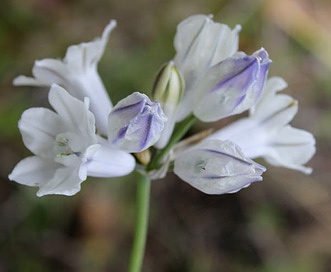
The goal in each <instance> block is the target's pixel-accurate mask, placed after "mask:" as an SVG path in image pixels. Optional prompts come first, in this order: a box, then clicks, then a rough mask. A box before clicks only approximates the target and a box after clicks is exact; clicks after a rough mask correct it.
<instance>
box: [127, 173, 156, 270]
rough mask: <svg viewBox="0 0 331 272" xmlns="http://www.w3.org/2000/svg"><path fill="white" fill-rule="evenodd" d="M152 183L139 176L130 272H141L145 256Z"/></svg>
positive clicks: (146, 178)
mask: <svg viewBox="0 0 331 272" xmlns="http://www.w3.org/2000/svg"><path fill="white" fill-rule="evenodd" d="M150 188H151V181H150V179H149V178H148V177H146V176H144V175H142V174H139V178H138V182H137V199H136V223H135V233H134V240H133V246H132V252H131V259H130V264H129V270H128V271H129V272H140V271H141V266H142V263H143V259H144V254H145V244H146V237H147V228H148V214H149V200H150Z"/></svg>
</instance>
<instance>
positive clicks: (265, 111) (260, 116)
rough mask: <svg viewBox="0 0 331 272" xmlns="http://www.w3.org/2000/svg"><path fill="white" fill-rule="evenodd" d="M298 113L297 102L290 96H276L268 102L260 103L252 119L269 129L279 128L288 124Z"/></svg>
mask: <svg viewBox="0 0 331 272" xmlns="http://www.w3.org/2000/svg"><path fill="white" fill-rule="evenodd" d="M297 112H298V102H297V101H296V100H294V99H293V98H292V97H291V96H288V95H285V94H277V95H274V96H273V97H270V99H269V100H265V101H263V103H262V101H261V103H259V104H258V106H257V107H256V108H255V111H254V114H253V115H252V118H254V119H256V120H259V121H260V122H261V124H262V123H264V124H266V125H267V126H269V127H273V128H275V127H281V126H284V125H286V124H288V123H289V122H290V121H291V120H292V119H293V118H294V116H295V115H296V114H297Z"/></svg>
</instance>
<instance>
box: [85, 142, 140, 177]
mask: <svg viewBox="0 0 331 272" xmlns="http://www.w3.org/2000/svg"><path fill="white" fill-rule="evenodd" d="M92 152H93V155H92V156H89V158H88V161H87V163H86V167H87V174H88V175H89V176H93V177H120V176H124V175H127V174H129V173H131V172H132V171H133V170H134V167H135V159H134V158H133V156H132V155H130V154H129V153H126V152H124V151H121V150H115V149H112V148H110V147H107V146H102V147H101V148H100V149H98V150H97V151H96V152H95V150H93V151H92Z"/></svg>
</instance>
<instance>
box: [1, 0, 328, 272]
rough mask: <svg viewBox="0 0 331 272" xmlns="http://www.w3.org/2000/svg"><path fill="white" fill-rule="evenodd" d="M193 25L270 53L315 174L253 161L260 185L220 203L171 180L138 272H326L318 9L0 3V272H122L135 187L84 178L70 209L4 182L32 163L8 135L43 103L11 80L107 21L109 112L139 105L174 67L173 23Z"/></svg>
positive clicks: (290, 2) (254, 4) (152, 2)
mask: <svg viewBox="0 0 331 272" xmlns="http://www.w3.org/2000/svg"><path fill="white" fill-rule="evenodd" d="M197 13H202V14H214V19H215V21H218V22H223V23H225V24H228V25H229V26H231V27H234V26H235V25H236V24H241V25H242V31H241V33H240V49H241V50H243V51H245V52H247V53H249V54H250V53H252V52H254V51H255V50H257V49H259V48H260V47H262V46H263V47H265V48H266V49H267V50H268V52H269V54H270V57H271V59H272V60H273V63H272V65H271V68H270V72H269V75H273V76H281V77H283V78H284V79H285V80H286V81H287V82H288V84H289V87H288V88H287V89H286V90H285V91H284V92H286V93H287V94H290V95H291V96H293V97H295V98H296V99H297V100H298V101H299V104H300V108H299V112H298V114H297V116H296V117H295V119H294V121H293V122H292V124H293V126H295V127H298V128H304V129H306V130H308V131H310V132H312V133H313V134H314V135H315V136H316V139H317V153H316V155H315V156H314V158H313V159H312V160H311V161H310V162H309V166H311V167H313V168H314V172H313V174H312V175H310V176H305V175H304V174H301V173H298V172H295V171H292V170H288V169H281V168H276V167H272V166H268V165H267V164H265V163H264V162H263V161H260V163H262V164H264V165H266V166H267V167H268V171H267V172H266V173H265V174H264V181H263V182H261V183H255V184H253V185H251V186H250V187H249V188H247V189H244V190H242V191H240V192H238V193H236V194H229V195H220V196H209V195H205V194H203V193H201V192H199V191H197V190H195V189H194V188H192V187H190V186H189V185H187V184H186V183H184V182H182V181H180V180H178V179H177V178H176V177H175V176H173V175H169V176H168V177H167V179H166V180H161V181H155V182H154V183H153V185H152V199H151V215H150V227H149V234H148V241H147V248H146V256H145V261H144V268H143V271H146V272H152V271H153V272H154V271H162V272H189V271H190V272H218V271H226V272H241V271H245V272H247V271H248V272H250V271H252V272H253V271H254V272H287V271H288V272H296V271H298V272H299V271H300V272H311V271H314V272H328V271H331V238H330V237H331V198H330V195H331V183H330V174H331V169H330V167H331V159H330V157H331V2H330V1H328V0H324V1H323V0H319V1H313V0H268V1H262V0H252V1H243V0H232V1H230V0H205V1H201V0H181V1H175V0H136V1H115V0H107V1H106V0H99V1H92V0H82V1H78V0H69V1H65V0H30V1H25V0H1V3H0V161H1V162H0V178H1V181H0V271H19V272H25V271H34V272H39V271H114V272H117V271H118V272H121V271H126V269H127V262H128V259H129V255H130V249H131V242H132V234H133V227H134V204H135V176H134V174H132V175H130V176H128V177H125V178H121V179H110V180H96V179H89V180H88V181H86V182H84V183H83V186H82V190H81V192H80V193H78V194H77V195H76V196H73V197H64V196H47V197H42V198H38V197H36V196H35V193H36V191H37V189H36V188H31V187H25V186H22V185H18V184H16V183H14V182H10V181H9V180H8V178H7V176H8V174H9V173H10V172H11V170H12V169H13V167H14V166H15V164H16V163H17V162H18V161H19V160H21V159H22V158H23V157H26V156H28V155H29V154H30V153H29V151H28V150H27V149H26V148H25V147H24V146H23V144H22V141H21V136H20V134H19V131H18V129H17V121H18V120H19V118H20V115H21V114H22V112H23V111H24V110H25V109H27V108H29V107H31V106H47V91H42V90H38V89H35V88H28V87H13V86H12V80H13V78H14V77H15V76H17V75H20V74H24V75H31V69H32V66H33V63H34V60H36V59H43V58H46V57H49V58H62V57H63V56H64V54H65V51H66V48H67V47H68V46H69V45H72V44H78V43H80V42H85V41H90V40H92V39H93V38H94V37H97V36H100V35H101V33H102V31H103V28H104V27H105V26H106V24H107V23H108V22H109V20H110V19H116V20H117V21H118V27H117V28H116V29H115V31H114V32H113V33H112V35H111V38H110V42H109V44H108V46H107V49H106V52H105V54H104V56H103V58H102V60H101V62H100V63H99V72H100V74H101V76H102V79H103V81H104V84H105V85H106V87H107V89H108V91H109V93H110V95H111V97H112V100H113V102H116V101H118V100H119V99H121V98H123V97H125V96H126V95H127V94H129V93H131V92H132V91H141V92H146V93H150V90H151V86H152V84H153V80H154V77H155V74H156V72H157V70H158V69H159V67H160V66H161V65H162V64H163V63H164V62H166V61H168V60H170V59H172V58H173V56H174V49H173V45H172V43H173V37H174V34H175V31H176V26H177V24H178V23H179V22H180V21H182V20H183V19H185V18H186V17H188V16H190V15H192V14H197ZM221 125H222V123H219V124H216V126H221ZM198 126H199V125H198ZM198 126H197V127H196V128H199V127H198Z"/></svg>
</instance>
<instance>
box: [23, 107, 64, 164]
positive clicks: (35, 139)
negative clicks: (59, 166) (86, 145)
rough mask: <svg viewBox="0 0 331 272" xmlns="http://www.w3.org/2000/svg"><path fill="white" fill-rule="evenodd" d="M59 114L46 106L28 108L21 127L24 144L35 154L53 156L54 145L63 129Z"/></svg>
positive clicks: (46, 156)
mask: <svg viewBox="0 0 331 272" xmlns="http://www.w3.org/2000/svg"><path fill="white" fill-rule="evenodd" d="M61 126H62V121H61V119H60V118H59V116H58V115H57V114H56V113H54V112H52V111H50V110H48V109H45V108H32V109H28V110H26V111H25V112H24V113H23V114H22V117H21V119H20V121H19V125H18V127H19V129H20V132H21V134H22V138H23V142H24V145H25V146H26V147H27V148H28V149H29V150H30V151H31V152H32V153H34V154H35V155H39V156H41V157H45V158H53V157H54V152H53V145H54V141H55V138H56V135H57V134H58V133H59V132H60V131H61Z"/></svg>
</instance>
